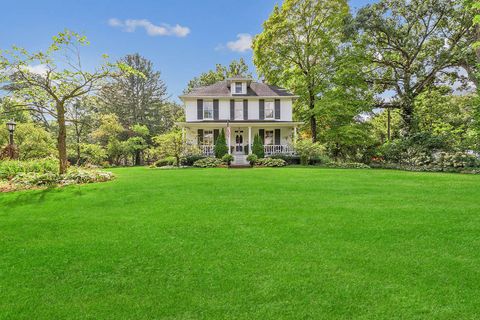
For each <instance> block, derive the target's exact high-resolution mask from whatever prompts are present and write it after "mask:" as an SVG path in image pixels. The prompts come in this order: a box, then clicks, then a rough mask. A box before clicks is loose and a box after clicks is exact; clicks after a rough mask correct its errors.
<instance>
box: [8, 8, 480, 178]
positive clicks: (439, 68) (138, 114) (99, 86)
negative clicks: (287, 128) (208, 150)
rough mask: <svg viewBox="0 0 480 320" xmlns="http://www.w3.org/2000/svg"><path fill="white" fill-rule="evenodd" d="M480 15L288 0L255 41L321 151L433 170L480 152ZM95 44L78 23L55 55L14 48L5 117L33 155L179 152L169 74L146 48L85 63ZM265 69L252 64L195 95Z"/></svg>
mask: <svg viewBox="0 0 480 320" xmlns="http://www.w3.org/2000/svg"><path fill="white" fill-rule="evenodd" d="M479 10H480V6H479V5H478V2H475V1H472V0H463V1H457V0H380V1H378V2H377V3H374V4H370V5H367V6H365V7H362V8H360V9H356V10H352V9H351V8H349V6H348V2H347V1H346V0H285V1H284V2H283V3H282V5H281V6H275V7H274V8H273V11H272V13H271V15H270V16H269V18H268V19H267V20H266V21H265V23H264V25H263V30H262V32H261V33H260V34H258V35H257V36H256V37H255V38H254V41H253V46H252V48H253V58H254V64H255V67H256V72H257V74H258V75H259V76H260V77H261V80H263V81H266V82H267V83H269V84H272V85H278V86H281V87H285V88H287V89H288V90H290V91H291V92H293V93H295V94H296V95H298V96H299V97H300V98H299V99H298V100H297V101H296V102H295V106H294V117H295V118H296V120H302V121H303V122H304V124H305V125H304V127H303V128H301V129H302V130H301V132H300V137H301V138H302V139H303V140H310V141H311V143H312V144H318V145H321V148H316V147H313V149H316V150H320V149H321V150H324V151H323V153H324V154H322V157H328V158H330V159H333V160H334V161H337V162H339V161H344V162H363V163H367V164H371V163H394V164H398V165H408V166H419V165H428V164H429V163H436V162H438V161H439V159H440V158H439V154H443V155H445V154H446V153H447V154H450V155H447V156H442V157H443V158H442V159H447V158H448V159H450V158H451V159H457V158H458V159H460V160H461V159H463V158H465V157H467V158H468V157H472V156H473V157H474V156H475V155H477V156H478V154H479V152H480V107H479V105H480V102H479V98H478V85H479V80H480V73H479V65H480V45H479V42H480V41H479V40H480V39H479V38H480V18H479ZM87 44H88V41H87V40H86V38H85V37H84V36H82V35H79V34H76V33H74V32H71V31H65V32H62V33H60V34H58V35H57V36H56V37H54V39H53V43H52V45H51V46H50V47H49V48H48V49H47V50H45V51H42V52H28V51H26V50H24V49H21V48H17V47H15V48H12V49H11V50H7V51H4V52H3V53H2V54H1V55H0V70H2V72H1V77H2V78H0V81H1V82H3V84H4V86H3V89H4V90H6V92H7V95H6V96H4V97H3V98H2V101H1V104H0V108H1V111H0V112H1V114H0V116H1V117H2V119H1V120H7V119H10V118H15V119H16V120H17V122H20V123H21V124H20V125H19V126H18V130H17V132H16V141H17V144H18V146H19V148H20V149H21V150H22V152H21V153H20V157H24V158H29V157H44V156H47V155H51V154H57V155H58V157H59V162H60V171H62V170H65V168H66V166H67V164H68V162H70V163H71V164H81V163H84V162H91V163H104V162H108V163H109V164H117V165H131V164H142V163H143V162H145V161H147V162H148V161H150V160H152V159H155V158H158V157H163V156H168V155H169V154H168V153H169V152H167V151H165V150H169V149H172V148H173V149H175V150H176V152H175V154H176V155H177V156H178V150H179V149H178V147H177V145H178V143H177V142H178V141H177V140H178V134H172V135H167V136H159V135H161V134H165V133H169V132H171V131H172V130H173V129H174V123H175V121H179V120H181V119H182V117H183V113H182V109H181V108H180V106H178V105H177V104H175V103H173V102H171V101H170V100H169V97H168V96H167V93H166V85H165V83H164V82H163V81H162V79H161V75H160V72H159V71H157V70H155V68H154V66H153V65H152V63H151V62H150V61H148V60H147V59H145V58H143V57H141V56H140V55H138V54H134V55H129V56H126V57H124V58H123V59H121V60H119V61H116V62H110V61H109V60H108V57H104V58H105V61H104V63H102V64H101V65H99V66H98V67H97V68H95V69H94V70H93V71H88V72H87V71H85V70H83V69H82V65H81V61H80V58H79V57H80V54H79V48H81V47H82V46H84V45H87ZM39 66H41V68H35V67H39ZM252 74H253V72H252V71H251V70H248V66H247V64H246V63H245V61H243V60H242V59H240V60H238V61H233V62H232V63H231V64H230V65H228V66H223V65H217V66H216V67H215V69H214V70H210V71H207V72H205V73H203V74H201V75H199V76H197V77H195V78H193V79H192V80H191V81H190V82H189V83H188V85H187V88H186V89H185V91H186V92H188V91H190V90H191V89H192V88H195V87H197V86H203V85H209V84H212V83H215V82H217V81H220V80H223V79H225V78H227V77H230V76H233V75H250V76H251V75H252ZM2 130H3V131H1V133H0V134H2V135H3V136H4V138H2V139H3V141H4V142H6V141H7V140H6V135H7V132H6V131H5V129H2ZM168 137H170V138H171V139H166V138H168ZM159 141H160V142H161V143H163V144H164V145H163V146H159V145H158V144H159V143H158V142H159ZM172 146H173V147H172ZM55 147H56V149H57V150H56V151H55V150H54V148H55ZM159 150H160V151H159ZM162 150H163V151H162ZM170 153H172V152H170ZM460 160H459V161H460Z"/></svg>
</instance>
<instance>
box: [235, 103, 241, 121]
mask: <svg viewBox="0 0 480 320" xmlns="http://www.w3.org/2000/svg"><path fill="white" fill-rule="evenodd" d="M235 120H243V101H235Z"/></svg>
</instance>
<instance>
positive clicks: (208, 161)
mask: <svg viewBox="0 0 480 320" xmlns="http://www.w3.org/2000/svg"><path fill="white" fill-rule="evenodd" d="M221 164H222V160H220V159H217V158H213V157H208V158H203V159H200V160H197V161H195V163H194V164H193V166H194V167H198V168H215V167H218V166H219V165H221Z"/></svg>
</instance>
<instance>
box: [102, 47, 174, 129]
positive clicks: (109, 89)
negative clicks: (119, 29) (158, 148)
mask: <svg viewBox="0 0 480 320" xmlns="http://www.w3.org/2000/svg"><path fill="white" fill-rule="evenodd" d="M119 63H122V64H125V65H127V66H129V67H130V68H132V69H135V70H137V71H138V73H129V72H126V73H123V74H120V75H118V76H117V77H115V78H114V79H113V80H112V81H111V82H110V83H108V84H107V85H105V86H104V87H103V88H102V90H101V91H100V94H99V96H100V100H101V101H102V106H101V109H102V110H101V111H102V112H104V113H107V114H109V113H113V114H116V115H117V116H118V118H119V119H120V121H121V123H122V125H123V126H124V127H125V128H129V127H131V126H133V125H135V124H143V125H146V126H147V127H148V129H149V131H150V132H152V133H153V134H157V133H160V132H163V131H165V128H162V127H161V125H162V117H163V113H164V109H165V108H166V107H167V106H166V103H165V100H166V99H167V86H166V85H165V82H164V81H163V80H162V79H161V73H160V71H156V70H155V69H154V66H153V63H152V61H150V60H148V59H146V58H144V57H142V56H141V55H139V54H138V53H135V54H129V55H127V56H125V57H124V58H122V59H121V60H120V61H119ZM167 111H168V110H167Z"/></svg>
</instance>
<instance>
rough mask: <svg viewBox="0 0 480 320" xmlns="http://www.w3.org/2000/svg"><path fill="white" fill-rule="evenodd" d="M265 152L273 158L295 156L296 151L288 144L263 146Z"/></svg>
mask: <svg viewBox="0 0 480 320" xmlns="http://www.w3.org/2000/svg"><path fill="white" fill-rule="evenodd" d="M263 150H264V152H265V155H266V156H271V155H274V154H288V155H294V154H295V150H294V149H293V147H292V146H290V145H287V144H274V145H266V146H263Z"/></svg>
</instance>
